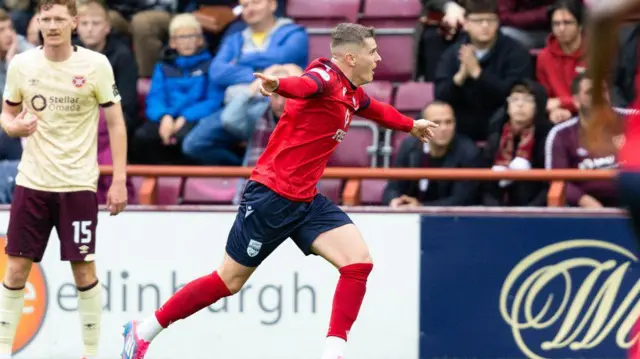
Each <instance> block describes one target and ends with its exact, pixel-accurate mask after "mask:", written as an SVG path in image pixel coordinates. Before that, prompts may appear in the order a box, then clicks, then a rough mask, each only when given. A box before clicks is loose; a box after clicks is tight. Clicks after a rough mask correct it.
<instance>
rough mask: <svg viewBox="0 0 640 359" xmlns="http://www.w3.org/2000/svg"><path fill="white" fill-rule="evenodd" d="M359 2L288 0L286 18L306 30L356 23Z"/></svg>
mask: <svg viewBox="0 0 640 359" xmlns="http://www.w3.org/2000/svg"><path fill="white" fill-rule="evenodd" d="M359 11H360V0H311V1H309V0H289V1H287V16H289V17H291V18H294V19H295V20H296V23H298V24H300V25H303V26H305V27H308V28H332V27H334V26H335V25H337V24H339V23H341V22H356V20H357V17H358V12H359Z"/></svg>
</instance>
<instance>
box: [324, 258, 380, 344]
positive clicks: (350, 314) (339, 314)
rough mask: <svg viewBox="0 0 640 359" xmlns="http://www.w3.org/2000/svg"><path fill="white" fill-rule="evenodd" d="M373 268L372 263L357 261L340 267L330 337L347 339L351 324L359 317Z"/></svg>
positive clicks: (330, 324) (330, 323)
mask: <svg viewBox="0 0 640 359" xmlns="http://www.w3.org/2000/svg"><path fill="white" fill-rule="evenodd" d="M372 269H373V264H372V263H356V264H351V265H348V266H344V267H342V268H340V279H339V280H338V286H337V287H336V293H335V294H334V296H333V308H332V310H331V321H330V322H329V333H328V334H327V336H328V337H338V338H342V339H344V340H347V336H348V335H349V331H350V330H351V326H353V323H354V322H355V321H356V318H358V312H360V306H361V305H362V300H363V299H364V293H365V292H366V290H367V278H368V277H369V274H370V273H371V270H372Z"/></svg>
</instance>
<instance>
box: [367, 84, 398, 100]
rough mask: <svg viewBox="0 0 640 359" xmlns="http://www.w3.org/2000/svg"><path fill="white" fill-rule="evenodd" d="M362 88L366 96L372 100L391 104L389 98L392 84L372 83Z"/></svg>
mask: <svg viewBox="0 0 640 359" xmlns="http://www.w3.org/2000/svg"><path fill="white" fill-rule="evenodd" d="M362 87H363V88H364V91H365V92H366V93H367V95H369V96H371V97H373V98H374V99H376V100H378V101H381V102H385V103H391V97H392V95H393V84H391V82H388V81H373V82H371V83H368V84H366V85H364V86H362Z"/></svg>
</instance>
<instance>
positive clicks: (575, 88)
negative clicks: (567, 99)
mask: <svg viewBox="0 0 640 359" xmlns="http://www.w3.org/2000/svg"><path fill="white" fill-rule="evenodd" d="M584 80H591V76H589V74H587V73H586V72H580V73H579V74H577V75H576V77H574V78H573V81H572V82H571V94H572V95H577V94H578V93H579V92H580V85H581V84H582V81H584Z"/></svg>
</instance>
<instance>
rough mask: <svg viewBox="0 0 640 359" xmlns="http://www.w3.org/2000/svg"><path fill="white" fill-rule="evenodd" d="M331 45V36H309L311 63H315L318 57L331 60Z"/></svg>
mask: <svg viewBox="0 0 640 359" xmlns="http://www.w3.org/2000/svg"><path fill="white" fill-rule="evenodd" d="M330 43H331V36H330V35H313V34H312V35H309V61H313V60H315V59H317V58H318V57H324V58H327V59H328V58H330V57H331V52H330V51H329V44H330Z"/></svg>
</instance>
